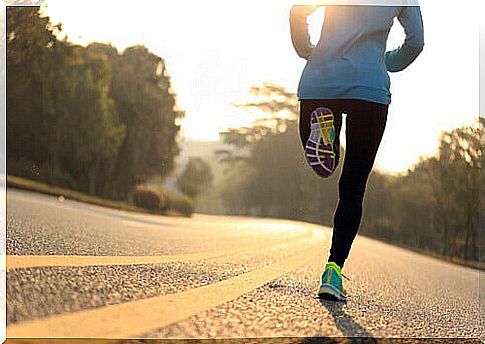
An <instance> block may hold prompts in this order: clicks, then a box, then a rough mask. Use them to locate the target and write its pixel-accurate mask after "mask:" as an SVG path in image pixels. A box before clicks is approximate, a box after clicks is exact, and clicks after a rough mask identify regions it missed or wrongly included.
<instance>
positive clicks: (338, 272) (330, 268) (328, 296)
mask: <svg viewBox="0 0 485 344" xmlns="http://www.w3.org/2000/svg"><path fill="white" fill-rule="evenodd" d="M342 276H343V275H342V269H341V268H340V266H338V265H337V264H336V263H335V262H328V263H327V264H326V265H325V271H324V272H323V275H322V284H321V285H320V288H319V290H318V297H319V298H322V299H325V300H333V301H344V300H346V299H347V291H346V290H345V289H344V287H343V285H342ZM343 277H345V278H347V277H346V276H343ZM347 279H348V278H347Z"/></svg>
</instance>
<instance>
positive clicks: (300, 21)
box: [290, 5, 319, 59]
mask: <svg viewBox="0 0 485 344" xmlns="http://www.w3.org/2000/svg"><path fill="white" fill-rule="evenodd" d="M318 7H319V6H309V5H295V6H292V7H291V10H290V31H291V41H292V43H293V47H294V48H295V51H296V53H297V54H298V56H300V57H302V58H304V59H308V58H309V57H310V55H311V53H312V50H313V48H314V46H313V45H312V44H311V42H310V35H309V34H308V24H307V17H308V16H309V15H310V14H312V13H313V12H314V11H315V10H316V9H317V8H318Z"/></svg>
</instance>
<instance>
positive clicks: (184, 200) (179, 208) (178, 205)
mask: <svg viewBox="0 0 485 344" xmlns="http://www.w3.org/2000/svg"><path fill="white" fill-rule="evenodd" d="M165 196H166V197H167V211H169V212H170V211H173V212H176V213H178V214H182V215H185V216H190V215H192V213H193V212H194V201H193V200H192V199H191V198H190V197H188V196H185V195H183V194H180V193H176V192H171V191H168V190H165Z"/></svg>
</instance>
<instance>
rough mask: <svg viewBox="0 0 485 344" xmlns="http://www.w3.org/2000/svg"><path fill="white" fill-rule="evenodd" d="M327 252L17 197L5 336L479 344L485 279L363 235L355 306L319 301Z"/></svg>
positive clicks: (235, 222) (261, 226) (194, 223)
mask: <svg viewBox="0 0 485 344" xmlns="http://www.w3.org/2000/svg"><path fill="white" fill-rule="evenodd" d="M330 240H331V230H330V229H329V228H322V227H320V226H316V225H312V224H307V223H301V222H293V221H283V220H269V219H255V218H238V217H224V216H204V215H195V216H194V217H192V218H176V217H162V216H155V215H147V214H136V213H130V212H124V211H118V210H113V209H107V208H102V207H98V206H93V205H87V204H83V203H79V202H74V201H70V200H64V201H60V200H58V199H57V198H56V197H52V196H45V195H39V194H35V193H30V192H25V191H17V190H11V189H9V190H8V192H7V336H8V337H11V338H13V337H15V338H18V337H105V338H220V337H282V336H287V337H342V336H345V337H348V336H352V337H372V338H382V337H385V338H387V337H405V338H419V337H447V338H478V337H479V336H480V334H481V330H482V327H481V325H482V324H481V323H480V321H481V318H480V316H481V313H480V302H479V300H480V297H479V275H480V274H479V271H477V270H474V269H470V268H465V267H462V266H458V265H454V264H451V263H447V262H443V261H440V260H437V259H434V258H430V257H426V256H423V255H420V254H416V253H413V252H410V251H407V250H404V249H401V248H396V247H394V246H391V245H388V244H384V243H381V242H378V241H375V240H371V239H368V238H365V237H361V236H358V237H357V239H356V241H355V243H354V247H353V248H352V252H351V255H350V258H349V260H348V261H347V263H346V266H345V269H344V273H345V274H346V275H347V276H349V277H350V279H351V280H350V281H347V280H344V282H345V283H346V288H347V290H348V292H349V294H350V298H349V300H348V301H347V302H345V303H335V302H331V301H324V300H319V299H318V298H316V297H315V296H316V295H315V292H316V289H317V288H318V284H319V278H320V274H321V272H322V269H323V267H324V264H325V259H326V258H327V252H328V247H329V245H330ZM482 296H483V295H482Z"/></svg>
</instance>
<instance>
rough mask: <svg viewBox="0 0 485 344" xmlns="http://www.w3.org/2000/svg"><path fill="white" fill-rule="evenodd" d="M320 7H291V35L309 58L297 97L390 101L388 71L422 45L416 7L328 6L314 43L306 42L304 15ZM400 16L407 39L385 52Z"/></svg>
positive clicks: (412, 57) (301, 53)
mask: <svg viewBox="0 0 485 344" xmlns="http://www.w3.org/2000/svg"><path fill="white" fill-rule="evenodd" d="M318 7H319V6H303V5H297V6H293V7H292V8H291V11H290V27H291V38H292V42H293V46H294V47H295V50H296V52H297V53H298V55H299V56H300V57H302V58H305V59H306V60H307V63H306V66H305V68H304V70H303V73H302V75H301V78H300V83H299V85H298V98H299V99H361V100H367V101H371V102H376V103H381V104H389V103H390V102H391V92H390V80H389V75H388V73H387V72H388V71H389V72H398V71H401V70H403V69H405V68H406V67H407V66H409V65H410V64H411V63H412V62H413V61H414V60H415V59H416V57H417V56H418V55H419V54H420V52H421V51H422V50H423V46H424V37H423V36H424V35H423V21H422V17H421V11H420V8H419V6H365V5H347V6H345V5H338V6H326V7H325V18H324V23H323V27H322V33H321V36H320V40H319V42H318V44H317V45H316V46H315V47H313V46H312V45H311V43H310V37H309V34H308V27H307V23H306V19H307V17H308V16H309V15H310V14H311V13H313V12H314V11H315V10H316V8H318ZM396 17H397V19H398V21H399V22H400V24H401V25H402V26H403V28H404V31H405V34H406V39H405V41H404V43H403V45H401V46H400V47H399V48H398V49H395V50H393V51H389V52H386V43H387V37H388V35H389V31H390V29H391V26H392V24H393V22H394V18H396Z"/></svg>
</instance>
